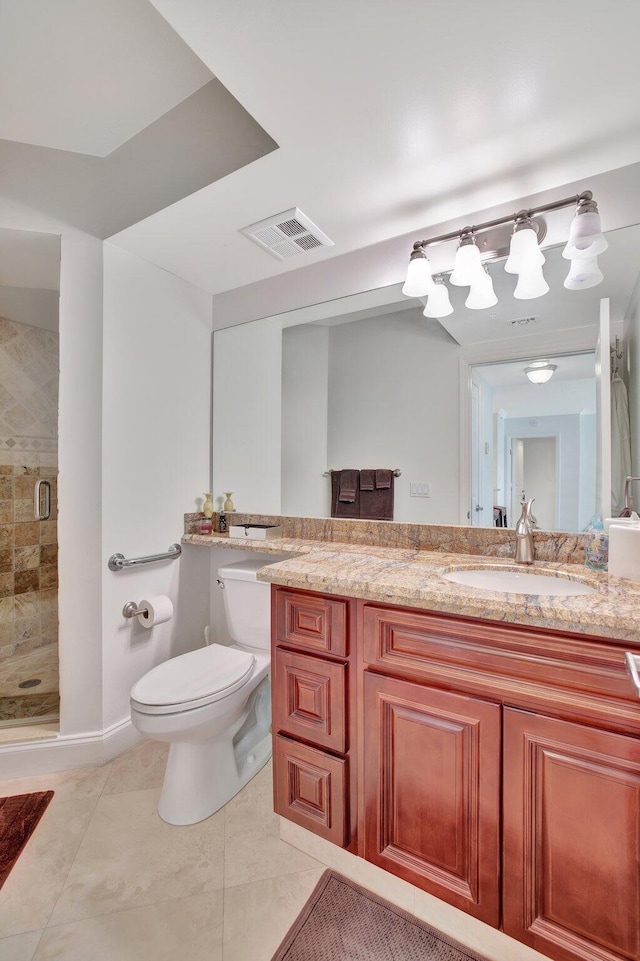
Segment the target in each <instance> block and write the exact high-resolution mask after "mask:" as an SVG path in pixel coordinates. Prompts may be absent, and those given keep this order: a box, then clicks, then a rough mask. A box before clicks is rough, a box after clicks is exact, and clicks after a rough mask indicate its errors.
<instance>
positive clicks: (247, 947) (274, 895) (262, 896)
mask: <svg viewBox="0 0 640 961" xmlns="http://www.w3.org/2000/svg"><path fill="white" fill-rule="evenodd" d="M322 871H323V868H318V869H316V870H313V871H303V872H302V873H298V874H288V875H286V877H279V878H270V879H269V880H267V881H257V882H254V883H253V884H242V885H239V886H238V887H235V888H229V889H227V890H226V891H225V895H224V954H223V961H270V959H271V957H272V956H273V953H274V951H275V950H276V948H277V947H278V945H279V944H280V942H281V941H282V939H283V937H284V936H285V934H286V933H287V931H288V930H289V928H290V927H291V925H292V924H293V922H294V921H295V919H296V917H297V916H298V914H299V912H300V910H301V908H302V906H303V905H304V903H305V901H306V900H307V898H308V897H309V895H310V894H311V892H312V891H313V889H314V887H315V886H316V884H317V883H318V880H319V879H320V877H321V876H322Z"/></svg>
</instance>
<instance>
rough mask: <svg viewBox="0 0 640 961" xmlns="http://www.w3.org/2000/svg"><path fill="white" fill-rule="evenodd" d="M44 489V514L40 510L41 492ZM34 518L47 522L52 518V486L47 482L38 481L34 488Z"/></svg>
mask: <svg viewBox="0 0 640 961" xmlns="http://www.w3.org/2000/svg"><path fill="white" fill-rule="evenodd" d="M43 487H44V512H42V511H41V510H40V491H41V490H42V488H43ZM33 516H34V517H35V519H36V520H37V521H46V520H49V518H50V517H51V484H50V483H49V481H46V480H37V481H36V486H35V487H34V488H33Z"/></svg>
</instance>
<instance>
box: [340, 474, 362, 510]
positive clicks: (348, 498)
mask: <svg viewBox="0 0 640 961" xmlns="http://www.w3.org/2000/svg"><path fill="white" fill-rule="evenodd" d="M359 474H360V471H357V470H341V471H340V491H339V494H338V500H339V501H340V502H341V503H342V504H353V503H354V501H355V499H356V491H357V490H358V480H359Z"/></svg>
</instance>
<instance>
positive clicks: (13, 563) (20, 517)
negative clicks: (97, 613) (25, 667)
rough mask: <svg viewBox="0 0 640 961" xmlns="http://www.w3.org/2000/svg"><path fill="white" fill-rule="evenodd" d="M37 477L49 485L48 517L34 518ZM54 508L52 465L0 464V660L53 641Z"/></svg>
mask: <svg viewBox="0 0 640 961" xmlns="http://www.w3.org/2000/svg"><path fill="white" fill-rule="evenodd" d="M1 457H2V455H1V454H0V458H1ZM38 478H42V479H44V480H47V481H49V483H50V484H51V519H50V520H48V521H36V520H34V514H33V489H34V486H35V483H36V481H37V480H38ZM56 511H57V480H56V468H55V467H28V466H25V465H19V466H14V465H13V464H0V661H1V660H2V659H3V658H4V657H7V656H9V655H11V654H24V653H26V651H30V650H33V648H35V647H43V646H44V645H46V644H57V642H58V604H57V600H58V591H57V587H58V545H57V542H56V521H55V517H56Z"/></svg>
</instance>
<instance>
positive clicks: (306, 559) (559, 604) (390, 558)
mask: <svg viewBox="0 0 640 961" xmlns="http://www.w3.org/2000/svg"><path fill="white" fill-rule="evenodd" d="M182 543H183V544H192V545H201V546H207V547H221V548H227V549H232V550H233V549H236V550H248V551H257V552H260V553H263V554H275V555H280V556H281V555H283V554H290V555H294V556H292V557H289V558H288V559H286V560H279V561H274V563H273V564H268V565H267V566H265V568H263V570H262V571H260V573H259V575H258V577H259V580H261V581H268V582H270V583H272V584H280V585H283V586H285V587H292V588H299V589H302V590H311V591H318V592H320V593H325V594H338V595H342V596H347V597H359V598H364V599H366V600H373V601H381V602H383V603H386V604H394V605H398V606H401V607H413V608H421V609H424V610H431V611H442V612H445V613H449V614H457V615H459V616H466V617H479V618H486V619H488V620H493V621H503V622H507V623H514V624H529V625H532V626H535V627H545V628H550V629H552V630H562V631H569V632H572V633H576V634H590V635H596V636H601V637H612V638H617V639H620V640H625V641H629V642H631V643H632V644H638V645H640V604H639V603H638V602H639V601H640V584H637V583H635V582H633V581H629V580H626V579H624V578H619V577H613V576H611V575H608V574H603V573H600V572H595V571H590V570H589V569H588V568H586V567H584V566H580V565H576V564H560V563H555V562H536V563H535V564H534V565H533V566H532V567H531V568H523V567H522V565H514V564H513V563H512V562H509V560H508V559H505V558H497V557H482V556H479V555H470V554H454V553H445V552H437V551H424V550H415V549H403V548H388V547H374V546H363V545H361V544H340V543H336V542H335V541H333V542H331V543H328V542H327V543H323V542H322V541H318V540H303V539H296V538H287V539H285V538H278V539H275V540H271V541H262V540H253V539H250V538H246V539H245V538H242V539H241V538H231V537H229V536H228V535H219V534H186V535H185V536H184V537H183V538H182ZM478 567H499V568H501V569H504V570H517V571H522V570H523V569H524V570H527V571H529V572H535V571H537V572H538V573H544V574H547V575H552V576H556V577H569V578H570V579H572V580H579V581H582V582H583V583H585V584H588V585H590V586H592V587H594V588H595V590H596V593H595V594H588V595H579V596H570V597H564V596H562V595H561V596H544V595H532V594H513V593H502V592H498V591H486V590H480V589H478V588H470V587H465V586H462V585H459V584H454V583H452V582H450V581H447V580H444V579H443V578H442V577H440V575H441V574H443V573H446V572H447V571H450V570H452V569H460V568H478Z"/></svg>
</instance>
